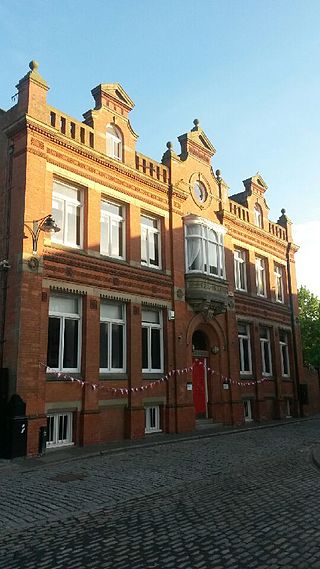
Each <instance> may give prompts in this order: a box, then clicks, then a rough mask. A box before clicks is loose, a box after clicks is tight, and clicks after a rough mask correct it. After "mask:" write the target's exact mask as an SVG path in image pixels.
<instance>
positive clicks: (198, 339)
mask: <svg viewBox="0 0 320 569" xmlns="http://www.w3.org/2000/svg"><path fill="white" fill-rule="evenodd" d="M208 355H209V353H208V347H207V337H206V335H205V334H204V333H203V332H202V331H201V330H196V331H195V332H194V334H193V336H192V356H193V357H192V384H193V402H194V409H195V415H196V419H205V418H207V417H208V406H207V403H208V384H207V361H208Z"/></svg>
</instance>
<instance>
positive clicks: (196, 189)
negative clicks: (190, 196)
mask: <svg viewBox="0 0 320 569" xmlns="http://www.w3.org/2000/svg"><path fill="white" fill-rule="evenodd" d="M193 193H194V195H195V198H196V199H197V200H198V201H199V202H201V203H205V201H206V200H207V197H208V192H207V190H206V187H205V185H204V184H203V183H202V182H200V181H199V180H197V181H196V182H195V183H194V186H193Z"/></svg>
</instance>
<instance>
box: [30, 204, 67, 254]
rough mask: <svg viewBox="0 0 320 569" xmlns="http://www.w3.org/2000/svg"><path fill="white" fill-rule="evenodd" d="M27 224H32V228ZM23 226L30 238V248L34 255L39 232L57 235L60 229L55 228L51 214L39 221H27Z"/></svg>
mask: <svg viewBox="0 0 320 569" xmlns="http://www.w3.org/2000/svg"><path fill="white" fill-rule="evenodd" d="M28 223H32V228H31V227H30V226H29V225H28ZM24 226H25V227H26V228H27V230H28V231H29V233H30V235H31V237H32V248H33V253H34V254H35V255H36V254H37V252H38V240H39V235H40V231H44V233H57V232H58V231H60V227H58V226H57V224H56V222H55V220H54V219H53V217H52V215H51V214H49V215H46V216H45V217H41V218H40V219H34V220H33V221H28V222H27V223H25V224H24ZM25 237H26V236H25Z"/></svg>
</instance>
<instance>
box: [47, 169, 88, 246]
mask: <svg viewBox="0 0 320 569" xmlns="http://www.w3.org/2000/svg"><path fill="white" fill-rule="evenodd" d="M82 203H83V192H81V190H79V189H78V188H76V187H72V186H70V185H68V184H66V183H63V182H59V181H57V180H55V181H54V182H53V192H52V216H53V217H54V219H55V221H56V224H57V225H58V227H60V231H59V232H57V233H53V234H52V236H51V240H52V241H53V242H55V243H61V244H62V245H67V246H68V247H81V246H82V240H83V236H82V233H83V221H82Z"/></svg>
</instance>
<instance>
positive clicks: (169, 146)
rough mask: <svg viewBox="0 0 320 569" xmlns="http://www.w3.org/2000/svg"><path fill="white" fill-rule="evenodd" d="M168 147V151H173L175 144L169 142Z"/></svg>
mask: <svg viewBox="0 0 320 569" xmlns="http://www.w3.org/2000/svg"><path fill="white" fill-rule="evenodd" d="M166 146H167V149H168V150H172V149H173V144H172V142H170V141H169V142H167V144H166Z"/></svg>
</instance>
